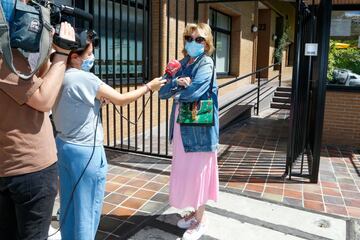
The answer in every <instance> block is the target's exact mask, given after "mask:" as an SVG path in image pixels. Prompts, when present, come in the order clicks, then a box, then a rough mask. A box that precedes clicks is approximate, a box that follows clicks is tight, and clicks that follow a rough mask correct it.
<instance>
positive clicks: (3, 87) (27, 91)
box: [0, 1, 75, 240]
mask: <svg viewBox="0 0 360 240" xmlns="http://www.w3.org/2000/svg"><path fill="white" fill-rule="evenodd" d="M3 2H4V1H2V3H3ZM60 37H62V38H63V39H67V40H72V41H73V40H75V33H74V30H73V28H72V27H71V25H70V24H68V23H62V24H61V30H60ZM54 47H55V49H56V51H57V52H58V53H56V54H55V56H54V60H53V63H52V64H51V66H50V69H49V71H48V72H47V73H46V74H45V75H44V77H43V78H38V77H36V76H33V77H32V78H31V79H30V80H27V81H24V80H23V79H21V78H20V77H18V75H16V74H15V73H13V72H11V70H10V69H9V68H8V67H7V65H6V64H5V61H4V60H3V56H1V55H0V111H1V115H0V236H1V239H9V240H11V239H47V234H48V229H49V225H50V222H51V214H52V209H53V205H54V200H55V196H56V189H57V186H56V184H57V181H56V180H57V176H58V174H57V165H56V161H57V157H56V147H55V141H54V138H53V134H52V127H51V123H50V120H49V117H48V113H47V112H48V111H49V110H50V109H51V107H52V105H53V104H54V102H55V99H56V96H57V94H58V92H59V90H60V87H61V83H62V80H63V77H64V72H65V69H66V60H67V57H66V56H65V55H66V54H68V53H69V51H68V50H65V49H61V48H59V47H57V46H54ZM59 52H60V53H61V54H59ZM12 53H13V57H14V61H13V62H14V65H15V67H16V68H17V69H18V70H20V71H21V72H23V73H29V72H30V67H29V64H28V62H27V59H26V58H25V57H24V56H23V55H22V54H21V53H20V52H19V51H18V50H17V49H13V50H12ZM64 54H65V55H64Z"/></svg>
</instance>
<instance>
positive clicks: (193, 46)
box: [185, 41, 205, 58]
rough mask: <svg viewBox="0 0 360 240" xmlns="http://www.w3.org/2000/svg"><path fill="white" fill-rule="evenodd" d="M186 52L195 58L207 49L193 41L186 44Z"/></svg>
mask: <svg viewBox="0 0 360 240" xmlns="http://www.w3.org/2000/svg"><path fill="white" fill-rule="evenodd" d="M185 50H186V52H187V53H188V54H189V56H190V57H193V58H195V57H198V56H199V55H201V54H203V53H204V51H205V47H204V45H202V44H201V43H197V42H195V41H192V42H186V44H185Z"/></svg>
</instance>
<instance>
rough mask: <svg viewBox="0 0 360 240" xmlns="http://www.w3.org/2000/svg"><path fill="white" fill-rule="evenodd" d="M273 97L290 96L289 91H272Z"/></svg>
mask: <svg viewBox="0 0 360 240" xmlns="http://www.w3.org/2000/svg"><path fill="white" fill-rule="evenodd" d="M274 95H275V97H291V93H289V92H278V91H276V92H275V93H274Z"/></svg>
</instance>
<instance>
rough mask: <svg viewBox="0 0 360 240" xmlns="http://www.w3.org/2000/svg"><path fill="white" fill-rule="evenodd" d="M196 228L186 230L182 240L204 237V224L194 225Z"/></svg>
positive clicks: (196, 239) (195, 239)
mask: <svg viewBox="0 0 360 240" xmlns="http://www.w3.org/2000/svg"><path fill="white" fill-rule="evenodd" d="M195 224H196V226H195V227H194V228H191V229H188V230H186V232H185V233H184V235H183V237H182V240H198V239H199V238H201V236H202V235H204V233H205V230H206V225H205V223H203V222H202V223H197V222H196V223H195Z"/></svg>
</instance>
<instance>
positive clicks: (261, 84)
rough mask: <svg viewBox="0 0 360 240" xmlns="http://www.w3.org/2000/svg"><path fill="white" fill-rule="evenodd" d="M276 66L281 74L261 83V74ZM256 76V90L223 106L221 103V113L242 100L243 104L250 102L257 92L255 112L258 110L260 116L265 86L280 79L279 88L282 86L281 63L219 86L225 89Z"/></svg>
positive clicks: (257, 113)
mask: <svg viewBox="0 0 360 240" xmlns="http://www.w3.org/2000/svg"><path fill="white" fill-rule="evenodd" d="M275 66H279V74H278V75H276V76H274V77H272V78H271V79H269V80H265V81H263V82H262V81H261V72H263V71H267V70H269V69H270V68H273V67H275ZM254 75H255V77H256V79H257V87H256V88H254V89H252V90H250V91H248V92H246V93H244V94H242V95H240V96H238V97H237V98H235V99H232V100H231V101H229V102H227V103H225V104H221V103H220V104H219V105H220V106H219V110H220V111H221V110H223V109H225V108H226V107H228V106H230V105H232V104H234V103H235V102H238V101H239V100H240V99H242V101H241V102H244V101H247V100H249V98H251V97H252V95H251V94H252V93H254V92H255V91H256V98H255V99H256V104H255V106H254V110H256V115H259V109H260V102H261V99H260V96H261V95H262V93H261V90H262V89H263V88H264V86H266V85H268V84H269V83H270V82H272V81H274V80H275V79H278V80H279V87H280V86H281V78H282V65H281V63H275V64H272V65H270V66H267V67H263V68H260V69H258V70H256V71H255V72H252V73H248V74H245V75H243V76H240V77H237V78H235V79H233V80H230V81H228V82H226V83H223V84H220V85H219V89H221V88H224V87H226V86H228V85H230V84H233V83H237V82H239V81H241V80H243V79H245V78H248V77H252V76H254ZM245 97H246V98H245ZM255 99H252V100H250V101H247V102H252V101H253V100H255Z"/></svg>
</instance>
